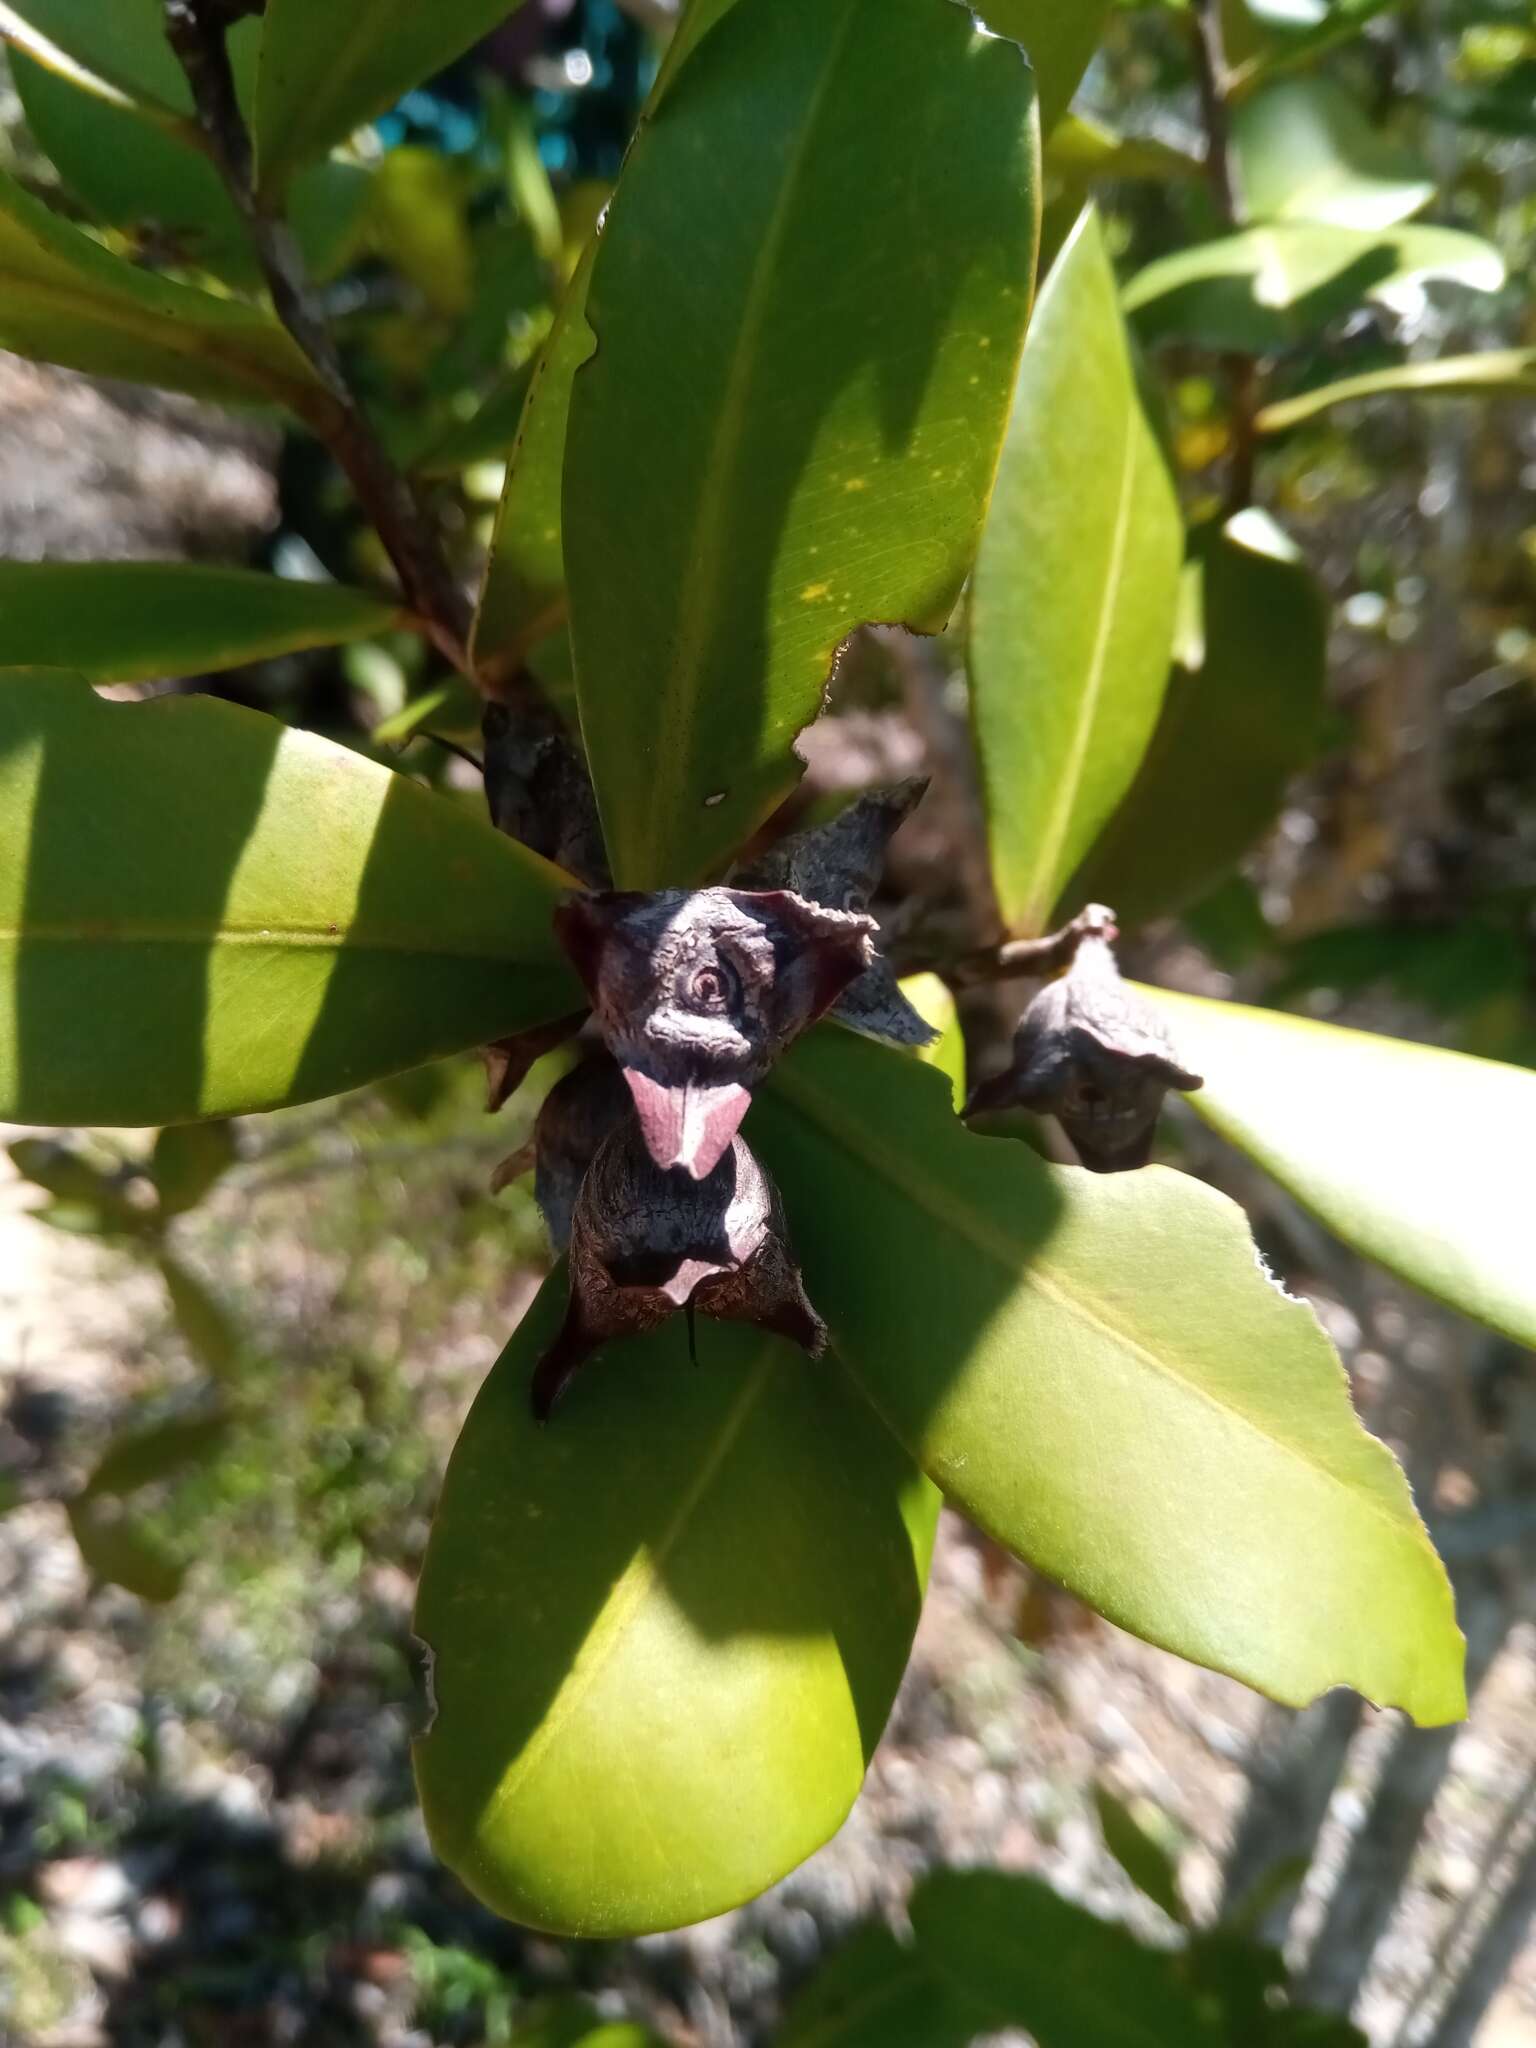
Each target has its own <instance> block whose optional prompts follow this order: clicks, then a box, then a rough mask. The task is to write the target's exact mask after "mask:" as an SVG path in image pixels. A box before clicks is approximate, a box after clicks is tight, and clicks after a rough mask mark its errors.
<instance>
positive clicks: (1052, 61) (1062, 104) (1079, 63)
mask: <svg viewBox="0 0 1536 2048" xmlns="http://www.w3.org/2000/svg"><path fill="white" fill-rule="evenodd" d="M975 11H976V12H977V13H978V14H979V15H980V16H981V17H982V19H983V20H984V21H985V22H986V24H987V26H988V28H990V29H993V30H995V31H996V33H997V34H998V35H1000V36H1012V38H1013V40H1014V41H1015V42H1016V43H1019V44H1020V45H1022V47H1023V48H1024V49H1025V50H1027V51H1028V53H1029V61H1030V63H1031V64H1032V65H1033V66H1034V72H1035V84H1036V87H1037V89H1038V91H1039V95H1040V132H1041V134H1042V135H1045V136H1048V135H1050V134H1051V132H1052V130H1053V129H1054V128H1055V127H1056V125H1057V123H1058V122H1059V121H1060V120H1061V119H1062V118H1063V116H1064V115H1065V114H1066V111H1067V109H1068V107H1070V106H1071V104H1072V95H1073V94H1074V93H1075V92H1076V91H1077V88H1078V86H1079V85H1081V83H1082V80H1083V73H1084V72H1085V71H1086V70H1087V69H1088V66H1089V64H1090V63H1091V62H1092V60H1093V53H1094V51H1095V50H1096V49H1097V48H1098V47H1099V40H1100V38H1101V37H1102V36H1103V33H1104V24H1105V23H1106V22H1107V21H1108V19H1109V11H1110V0H1072V5H1071V6H1069V7H1063V6H1062V4H1061V0H979V5H978V6H977V8H976V10H975Z"/></svg>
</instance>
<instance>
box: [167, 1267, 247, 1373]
mask: <svg viewBox="0 0 1536 2048" xmlns="http://www.w3.org/2000/svg"><path fill="white" fill-rule="evenodd" d="M157 1263H158V1264H159V1267H160V1277H161V1278H162V1279H163V1280H164V1282H165V1291H166V1293H167V1294H168V1295H169V1296H170V1302H171V1314H172V1315H173V1316H174V1317H175V1319H176V1327H177V1329H178V1330H179V1331H180V1332H181V1336H182V1341H183V1343H185V1345H186V1347H187V1349H188V1350H189V1351H190V1352H191V1354H192V1356H193V1357H194V1358H195V1359H196V1360H197V1361H198V1363H199V1364H200V1365H205V1366H206V1367H207V1368H208V1370H209V1372H211V1373H212V1374H213V1376H214V1378H215V1379H218V1380H222V1379H228V1378H229V1377H230V1375H231V1374H232V1373H233V1372H234V1370H235V1368H236V1367H237V1366H238V1365H239V1363H240V1352H241V1339H240V1331H239V1328H238V1327H237V1325H236V1323H235V1320H234V1318H233V1316H231V1315H230V1314H229V1312H228V1310H227V1309H225V1308H224V1307H223V1305H222V1304H221V1303H220V1302H217V1301H215V1299H214V1298H213V1296H212V1294H210V1293H209V1291H208V1289H207V1288H206V1287H205V1286H204V1285H203V1283H202V1281H201V1280H199V1279H198V1277H197V1275H196V1274H195V1273H193V1272H191V1271H190V1270H189V1269H188V1268H187V1267H186V1266H184V1265H183V1264H182V1263H181V1261H180V1259H177V1258H173V1257H172V1256H171V1254H170V1253H169V1252H162V1253H161V1254H160V1257H159V1260H158V1262H157Z"/></svg>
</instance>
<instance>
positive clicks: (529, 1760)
mask: <svg viewBox="0 0 1536 2048" xmlns="http://www.w3.org/2000/svg"><path fill="white" fill-rule="evenodd" d="M775 1365H776V1360H775V1358H774V1355H773V1346H772V1344H771V1343H766V1342H765V1343H764V1345H763V1348H762V1353H761V1355H760V1357H759V1360H758V1363H757V1364H756V1365H755V1366H754V1367H753V1368H752V1369H751V1371H750V1372H749V1373H748V1374H747V1376H746V1380H745V1383H744V1384H743V1386H742V1389H741V1391H740V1393H739V1394H738V1395H737V1396H736V1399H735V1400H734V1401H733V1402H732V1404H731V1406H730V1408H729V1409H728V1410H727V1412H726V1414H725V1416H724V1417H723V1418H722V1420H721V1423H720V1426H719V1428H718V1430H717V1431H716V1434H715V1440H714V1443H713V1444H712V1445H711V1447H710V1450H709V1452H708V1455H707V1456H705V1457H704V1458H702V1459H701V1460H700V1463H699V1466H698V1470H697V1471H696V1472H695V1474H694V1477H693V1483H692V1484H691V1485H690V1486H689V1488H688V1490H687V1492H686V1493H685V1494H684V1495H683V1497H682V1499H681V1500H680V1501H679V1503H678V1506H677V1511H676V1513H675V1514H674V1515H673V1517H672V1519H671V1521H670V1522H669V1523H668V1524H667V1526H666V1528H665V1529H663V1531H662V1533H661V1535H660V1536H659V1537H658V1538H657V1540H656V1541H655V1543H653V1544H648V1545H644V1546H642V1547H641V1548H639V1549H637V1551H636V1553H635V1555H634V1557H633V1558H632V1559H631V1561H630V1563H629V1565H628V1567H627V1568H626V1570H625V1572H624V1574H623V1576H622V1577H621V1578H620V1579H619V1581H618V1583H617V1584H616V1585H615V1587H614V1589H613V1591H612V1593H611V1594H610V1595H609V1597H608V1599H607V1601H606V1603H605V1604H604V1606H603V1609H602V1612H601V1613H600V1614H599V1615H598V1617H597V1619H596V1621H595V1622H594V1623H593V1625H592V1627H591V1628H590V1629H589V1630H588V1632H587V1635H586V1637H585V1639H584V1641H583V1643H582V1646H581V1648H580V1650H579V1651H578V1652H577V1655H576V1661H575V1662H574V1664H573V1665H572V1666H571V1669H570V1671H569V1672H568V1673H567V1675H566V1678H565V1682H564V1683H563V1684H562V1685H561V1686H560V1688H559V1690H558V1691H557V1692H556V1694H555V1696H554V1698H553V1700H552V1701H551V1702H550V1705H549V1709H548V1711H547V1712H546V1714H545V1716H544V1718H543V1720H542V1721H541V1722H540V1723H539V1725H538V1727H537V1728H536V1729H535V1730H534V1731H533V1734H532V1735H531V1736H530V1737H529V1738H528V1741H527V1742H526V1743H525V1744H524V1746H523V1748H522V1750H521V1751H520V1752H519V1753H518V1755H517V1756H516V1757H515V1758H514V1759H513V1760H512V1762H511V1763H510V1764H509V1765H508V1766H507V1769H506V1771H505V1772H504V1773H503V1775H502V1778H501V1782H500V1783H499V1784H498V1785H497V1787H496V1790H495V1791H494V1792H493V1793H492V1794H491V1797H490V1799H489V1801H488V1802H487V1805H486V1809H485V1818H484V1820H483V1821H482V1822H481V1824H480V1832H481V1833H482V1834H484V1833H488V1832H490V1831H491V1830H492V1829H494V1827H495V1826H496V1823H497V1822H498V1820H499V1819H500V1817H501V1815H502V1814H503V1812H504V1811H505V1810H506V1808H507V1807H508V1806H510V1805H511V1803H512V1801H513V1800H514V1799H515V1798H516V1797H517V1794H518V1792H519V1791H520V1790H521V1789H522V1787H523V1786H524V1785H525V1784H526V1783H527V1781H528V1779H529V1778H531V1777H532V1776H533V1775H534V1774H535V1773H536V1772H537V1770H538V1769H539V1767H540V1765H541V1764H542V1763H543V1761H544V1759H545V1757H546V1756H547V1755H548V1754H549V1751H550V1749H551V1748H552V1747H553V1745H554V1743H555V1741H556V1740H557V1738H558V1737H559V1736H560V1734H561V1732H562V1731H563V1730H564V1728H565V1726H566V1724H567V1723H568V1722H569V1721H570V1720H571V1719H572V1717H573V1716H574V1715H575V1714H576V1713H577V1712H578V1711H579V1710H580V1707H581V1704H582V1702H583V1701H584V1700H585V1698H586V1697H587V1694H588V1693H589V1692H590V1691H591V1690H592V1688H593V1686H594V1685H595V1684H596V1683H597V1681H598V1679H599V1678H600V1677H601V1676H602V1674H603V1672H604V1671H605V1670H606V1669H607V1667H608V1664H609V1663H610V1662H611V1660H612V1659H613V1657H614V1656H615V1655H616V1653H617V1651H618V1649H619V1645H620V1643H621V1642H622V1641H623V1638H624V1635H625V1632H626V1631H627V1630H628V1628H629V1626H630V1624H631V1622H632V1621H634V1619H635V1617H636V1616H637V1615H638V1614H639V1613H640V1611H641V1609H642V1608H643V1607H644V1605H645V1603H646V1601H647V1600H648V1599H649V1597H650V1595H651V1594H652V1593H653V1592H654V1591H655V1588H656V1584H657V1581H658V1580H659V1579H660V1577H661V1572H662V1567H663V1566H664V1565H665V1564H666V1561H667V1559H668V1558H669V1557H670V1556H671V1555H672V1553H673V1551H674V1550H675V1549H676V1548H677V1546H678V1544H679V1543H680V1542H681V1541H682V1539H683V1537H684V1536H685V1535H686V1534H687V1531H688V1527H689V1524H690V1523H691V1522H692V1520H693V1518H694V1516H695V1514H696V1513H697V1512H698V1509H699V1507H700V1505H701V1504H702V1502H703V1500H704V1498H705V1496H706V1494H707V1493H708V1492H709V1490H710V1488H711V1487H712V1486H713V1485H714V1483H715V1481H716V1480H717V1479H718V1478H719V1476H720V1473H721V1471H722V1469H723V1467H724V1466H725V1463H726V1461H727V1459H728V1458H729V1457H730V1455H731V1452H732V1451H733V1450H734V1449H735V1446H736V1442H737V1439H738V1438H739V1437H740V1435H741V1433H742V1430H743V1429H744V1428H745V1427H746V1423H747V1419H748V1417H749V1416H750V1415H751V1413H752V1411H753V1410H754V1409H755V1408H756V1406H757V1404H758V1402H759V1401H760V1400H761V1399H762V1396H763V1394H764V1392H765V1390H766V1388H767V1386H768V1382H769V1380H770V1379H771V1378H772V1376H773V1373H774V1370H775Z"/></svg>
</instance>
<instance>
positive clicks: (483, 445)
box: [410, 363, 564, 496]
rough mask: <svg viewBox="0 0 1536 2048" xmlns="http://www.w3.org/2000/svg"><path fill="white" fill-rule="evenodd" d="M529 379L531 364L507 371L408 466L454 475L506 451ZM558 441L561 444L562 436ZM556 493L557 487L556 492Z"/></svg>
mask: <svg viewBox="0 0 1536 2048" xmlns="http://www.w3.org/2000/svg"><path fill="white" fill-rule="evenodd" d="M532 382H533V365H532V364H531V363H530V364H528V365H527V366H526V367H525V368H523V369H521V370H513V371H509V372H508V373H507V375H506V376H505V377H503V378H501V379H500V381H499V382H498V383H497V384H496V386H495V388H494V389H493V390H491V391H489V392H487V394H486V396H485V399H484V401H483V402H482V403H481V404H480V405H479V406H478V407H477V408H476V410H475V411H474V412H473V413H472V414H471V416H470V417H469V418H468V419H464V420H458V421H456V422H455V424H454V425H453V426H451V427H449V428H447V429H446V431H445V432H443V433H442V434H440V435H439V436H438V437H437V439H436V440H434V441H432V442H431V443H430V444H429V446H428V447H427V448H426V449H425V450H424V451H423V452H422V453H421V454H420V455H417V456H415V457H413V459H412V461H411V464H410V466H411V468H412V469H413V470H415V471H416V473H417V474H418V475H419V476H429V477H439V476H457V475H458V474H459V473H460V471H462V470H466V469H471V468H473V467H474V465H475V464H476V463H477V462H492V461H494V460H495V459H496V458H497V457H498V456H501V455H508V456H509V455H510V454H511V452H512V450H513V449H514V448H515V447H516V445H517V437H518V432H519V430H520V428H521V426H522V420H523V408H524V407H525V405H526V404H527V402H528V391H529V387H530V385H531V384H532ZM561 445H562V447H563V446H564V437H563V436H562V439H561ZM556 495H557V496H558V495H559V493H558V491H557V492H556Z"/></svg>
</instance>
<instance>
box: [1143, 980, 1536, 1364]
mask: <svg viewBox="0 0 1536 2048" xmlns="http://www.w3.org/2000/svg"><path fill="white" fill-rule="evenodd" d="M1157 1000H1158V1001H1159V1003H1161V1002H1163V1000H1164V998H1163V994H1162V992H1161V991H1159V992H1158V997H1157ZM1167 1008H1168V1012H1169V1015H1170V1017H1171V1019H1172V1021H1173V1024H1174V1028H1175V1030H1176V1031H1177V1033H1178V1041H1179V1049H1180V1052H1181V1053H1182V1054H1183V1055H1184V1056H1185V1057H1186V1058H1188V1059H1190V1060H1192V1061H1193V1062H1194V1063H1195V1065H1196V1066H1197V1067H1199V1069H1200V1071H1201V1072H1202V1073H1203V1074H1205V1076H1206V1087H1205V1089H1203V1090H1202V1091H1201V1093H1200V1094H1199V1095H1198V1096H1191V1098H1190V1100H1191V1102H1193V1103H1194V1105H1195V1107H1196V1108H1197V1109H1198V1110H1199V1112H1200V1114H1201V1115H1202V1116H1203V1117H1204V1118H1205V1119H1206V1121H1207V1122H1209V1123H1210V1124H1212V1125H1213V1126H1214V1127H1215V1128H1216V1129H1217V1130H1218V1131H1220V1132H1221V1133H1222V1135H1223V1136H1224V1137H1227V1138H1230V1139H1231V1140H1232V1142H1233V1144H1235V1145H1240V1146H1241V1147H1242V1149H1243V1150H1244V1151H1245V1152H1247V1153H1249V1154H1250V1155H1251V1156H1252V1157H1253V1158H1255V1159H1257V1160H1258V1161H1259V1163H1260V1165H1262V1166H1263V1167H1265V1168H1266V1169H1267V1170H1268V1171H1269V1172H1270V1173H1272V1174H1273V1175H1274V1176H1275V1178H1276V1180H1278V1181H1279V1182H1281V1184H1282V1185H1283V1186H1285V1187H1287V1188H1289V1189H1290V1191H1291V1193H1292V1194H1293V1195H1295V1196H1296V1198H1297V1199H1298V1200H1299V1201H1301V1202H1302V1203H1304V1204H1305V1205H1306V1207H1307V1208H1309V1209H1311V1210H1312V1211H1313V1213H1314V1214H1315V1215H1317V1216H1319V1217H1321V1218H1322V1220H1323V1222H1324V1223H1326V1224H1327V1225H1328V1226H1329V1228H1330V1229H1331V1230H1334V1231H1336V1232H1337V1233H1338V1235H1339V1236H1340V1237H1342V1238H1343V1239H1344V1240H1345V1241H1346V1243H1348V1244H1352V1245H1353V1246H1354V1247H1355V1249H1356V1250H1357V1251H1361V1252H1364V1253H1365V1254H1366V1256H1367V1257H1368V1258H1373V1259H1377V1260H1379V1261H1380V1263H1381V1264H1382V1265H1384V1266H1386V1267H1388V1268H1390V1269H1391V1271H1393V1272H1394V1273H1398V1274H1400V1275H1401V1276H1402V1278H1403V1279H1405V1280H1409V1281H1411V1282H1412V1283H1413V1284H1414V1285H1415V1286H1416V1287H1422V1288H1423V1289H1424V1291H1425V1292H1426V1293H1427V1294H1432V1295H1434V1296H1435V1297H1436V1298H1437V1299H1438V1300H1440V1301H1443V1302H1446V1303H1447V1304H1448V1305H1449V1306H1450V1307H1452V1308H1458V1309H1460V1310H1462V1312H1463V1313H1464V1314H1466V1315H1469V1316H1472V1317H1473V1318H1474V1319H1475V1320H1477V1321H1478V1322H1483V1323H1490V1324H1492V1326H1493V1327H1494V1328H1495V1329H1498V1330H1503V1331H1504V1332H1505V1333H1506V1334H1507V1335H1509V1336H1511V1337H1513V1338H1514V1339H1515V1340H1516V1342H1517V1343H1520V1344H1536V1263H1533V1261H1532V1258H1531V1236H1530V1228H1529V1224H1530V1218H1529V1216H1528V1215H1527V1213H1526V1211H1525V1208H1524V1205H1523V1204H1522V1203H1520V1202H1519V1201H1515V1200H1511V1198H1510V1187H1509V1179H1508V1175H1509V1172H1510V1165H1509V1162H1511V1161H1516V1160H1520V1159H1522V1158H1524V1157H1526V1156H1527V1155H1526V1152H1525V1149H1524V1148H1525V1147H1526V1146H1527V1145H1530V1144H1532V1143H1536V1074H1533V1073H1531V1072H1530V1071H1529V1070H1528V1069H1526V1068H1523V1067H1506V1066H1502V1065H1501V1064H1500V1063H1499V1062H1498V1061H1497V1060H1482V1059H1472V1058H1469V1057H1468V1056H1466V1055H1465V1054H1462V1053H1453V1052H1440V1051H1437V1050H1434V1049H1432V1048H1430V1047H1428V1046H1422V1045H1409V1044H1406V1043H1405V1042H1404V1041H1403V1040H1401V1039H1396V1038H1379V1037H1376V1036H1374V1035H1373V1034H1371V1033H1368V1032H1363V1031H1346V1030H1342V1029H1340V1028H1339V1027H1338V1026H1336V1025H1332V1024H1316V1023H1313V1022H1311V1021H1310V1020H1308V1019H1305V1018H1301V1017H1290V1016H1286V1015H1285V1014H1284V1013H1283V1012H1280V1011H1277V1010H1250V1009H1245V1008H1243V1007H1242V1006H1240V1005H1238V1004H1235V1003H1211V1002H1201V1001H1198V1000H1196V999H1195V998H1194V997H1191V996H1177V997H1174V996H1170V997H1168V998H1167Z"/></svg>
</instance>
